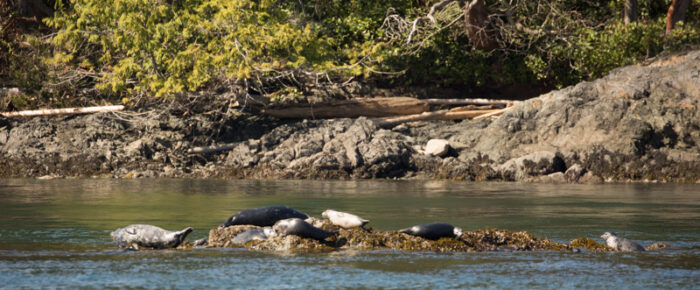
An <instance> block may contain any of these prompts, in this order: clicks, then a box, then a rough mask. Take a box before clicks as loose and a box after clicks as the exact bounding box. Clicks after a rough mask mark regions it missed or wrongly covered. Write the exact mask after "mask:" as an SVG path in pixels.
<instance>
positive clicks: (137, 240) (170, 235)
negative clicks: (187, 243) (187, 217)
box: [110, 224, 192, 249]
mask: <svg viewBox="0 0 700 290" xmlns="http://www.w3.org/2000/svg"><path fill="white" fill-rule="evenodd" d="M191 232H192V228H190V227H188V228H185V229H184V230H181V231H168V230H164V229H162V228H159V227H157V226H153V225H142V224H134V225H128V226H126V227H123V228H119V229H117V230H115V231H113V232H112V233H111V234H110V236H112V240H114V242H115V243H117V246H118V247H121V248H126V247H131V246H133V245H136V246H137V247H146V248H154V249H168V248H175V247H177V246H178V245H180V244H181V243H182V241H184V240H185V238H186V237H187V235H189V234H190V233H191Z"/></svg>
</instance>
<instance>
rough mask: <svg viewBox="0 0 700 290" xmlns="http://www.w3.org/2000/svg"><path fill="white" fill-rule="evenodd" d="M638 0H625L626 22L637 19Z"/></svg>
mask: <svg viewBox="0 0 700 290" xmlns="http://www.w3.org/2000/svg"><path fill="white" fill-rule="evenodd" d="M637 10H638V5H637V0H627V1H625V24H630V23H632V22H635V21H637Z"/></svg>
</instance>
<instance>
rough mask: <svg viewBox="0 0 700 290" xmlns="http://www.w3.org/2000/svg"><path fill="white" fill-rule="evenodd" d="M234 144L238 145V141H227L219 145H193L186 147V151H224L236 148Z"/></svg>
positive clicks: (192, 152) (193, 152)
mask: <svg viewBox="0 0 700 290" xmlns="http://www.w3.org/2000/svg"><path fill="white" fill-rule="evenodd" d="M236 145H238V143H229V144H224V145H221V146H201V147H194V148H190V149H187V153H190V154H198V153H212V152H220V151H226V150H231V149H233V148H236Z"/></svg>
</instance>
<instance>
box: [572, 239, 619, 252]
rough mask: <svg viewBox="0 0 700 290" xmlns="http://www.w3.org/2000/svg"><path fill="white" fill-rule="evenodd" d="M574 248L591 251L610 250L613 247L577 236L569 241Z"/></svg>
mask: <svg viewBox="0 0 700 290" xmlns="http://www.w3.org/2000/svg"><path fill="white" fill-rule="evenodd" d="M569 244H570V245H571V246H572V247H574V248H582V249H587V250H589V251H593V252H612V251H613V249H612V248H610V247H608V246H607V245H605V244H601V243H599V242H596V241H594V240H591V239H589V238H577V239H574V240H572V241H571V243H569Z"/></svg>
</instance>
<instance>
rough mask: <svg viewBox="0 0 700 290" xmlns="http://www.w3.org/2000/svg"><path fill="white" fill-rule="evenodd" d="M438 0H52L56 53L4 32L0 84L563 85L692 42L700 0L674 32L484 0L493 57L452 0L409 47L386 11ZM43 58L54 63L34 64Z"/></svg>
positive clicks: (600, 15)
mask: <svg viewBox="0 0 700 290" xmlns="http://www.w3.org/2000/svg"><path fill="white" fill-rule="evenodd" d="M434 2H436V1H400V0H388V1H370V0H345V1H343V0H325V1H323V0H301V1H276V0H256V1H252V0H179V1H171V0H104V1H95V0H75V1H71V2H70V5H68V6H65V7H63V5H62V3H64V2H60V1H59V2H58V4H57V5H58V6H60V7H59V8H60V9H59V10H58V12H57V13H56V15H55V16H54V17H53V18H49V19H45V22H46V23H47V24H48V25H49V26H50V27H52V28H53V29H55V30H56V34H55V36H54V37H53V38H52V40H51V44H52V46H53V47H46V46H45V45H44V43H42V42H41V41H40V40H39V39H38V38H36V37H35V38H32V37H25V38H23V39H24V40H22V41H24V42H29V43H34V44H32V49H30V50H22V51H20V50H17V47H18V46H17V43H16V42H13V41H9V42H8V41H7V40H6V39H0V48H2V50H1V51H0V64H7V65H6V66H4V67H7V68H8V70H6V71H3V72H2V73H4V75H0V78H3V79H4V80H12V82H13V83H14V84H16V85H17V86H22V87H32V86H34V87H35V90H37V91H40V95H41V94H46V95H74V94H76V93H78V92H77V91H76V88H87V89H93V88H96V89H98V90H99V91H101V92H102V93H105V94H107V95H110V96H114V97H119V96H129V95H133V94H144V95H153V96H158V97H163V96H173V95H177V94H178V93H182V92H190V91H197V90H202V89H211V88H216V87H230V86H232V85H239V86H243V87H244V88H245V89H246V90H245V92H248V93H257V94H262V95H267V96H275V97H276V98H283V97H284V96H285V95H286V94H291V95H293V96H297V97H298V96H300V95H301V94H303V93H307V92H308V90H307V88H308V87H309V86H311V85H317V84H318V83H319V82H322V81H324V80H325V81H328V80H330V81H343V80H347V79H348V78H350V77H355V78H356V79H360V80H379V81H383V82H387V81H388V82H390V83H392V84H393V85H397V86H403V85H423V86H443V87H449V86H459V87H465V86H467V87H487V88H489V87H490V88H494V87H499V86H503V85H536V86H542V85H546V86H565V85H570V84H573V83H576V82H578V81H580V80H587V79H591V78H596V77H600V76H602V75H604V74H606V73H607V72H608V71H609V70H611V69H613V68H615V67H618V66H622V65H627V64H632V63H635V62H639V61H641V60H643V59H645V58H647V57H651V56H654V55H656V54H658V53H661V52H665V51H673V50H681V49H686V48H687V46H688V45H689V44H698V43H700V36H698V35H699V34H698V30H699V29H698V25H697V23H698V20H700V19H699V18H700V12H699V11H700V9H699V6H700V0H694V1H693V4H691V10H690V11H688V16H687V21H686V23H685V24H683V25H681V26H680V28H679V29H677V30H674V32H673V34H672V35H670V36H668V37H663V28H664V23H663V18H664V17H665V11H666V9H667V7H668V6H667V5H668V3H666V1H663V0H653V1H642V2H640V20H639V22H637V23H633V24H629V25H625V24H623V23H621V11H622V5H624V1H623V0H610V1H566V0H554V1H544V0H538V1H487V4H488V6H489V10H490V11H491V12H492V14H491V15H490V19H491V22H492V23H493V24H494V25H495V26H496V28H497V31H498V40H499V42H500V43H501V49H498V50H495V51H491V52H486V51H481V50H478V49H474V48H473V47H472V46H471V45H470V43H469V39H468V38H467V37H466V35H465V34H464V33H463V31H464V26H463V25H460V23H461V22H460V21H456V22H455V23H457V24H456V25H453V26H451V27H445V25H446V24H447V23H448V22H449V21H450V18H449V17H461V16H459V13H460V12H461V8H460V7H459V6H458V5H456V4H455V5H451V6H448V7H447V8H446V9H448V10H449V11H447V13H445V14H444V15H447V16H449V17H447V18H444V17H443V18H439V20H440V21H439V23H438V25H437V26H431V25H427V26H425V27H423V29H422V30H421V33H422V34H421V35H420V36H419V37H417V38H420V39H421V41H419V42H417V43H420V44H419V45H417V46H406V45H405V40H406V39H405V36H406V35H405V34H404V35H398V34H397V33H396V31H392V30H391V29H390V28H391V27H388V26H386V25H385V22H384V20H385V18H386V17H387V15H390V14H394V15H400V16H401V17H403V18H405V19H407V20H413V19H415V17H418V16H422V15H425V14H426V13H427V10H428V9H429V7H430V5H432V4H434ZM506 3H510V4H509V6H506ZM507 11H510V13H506V12H507ZM444 15H443V16H444ZM453 19H457V18H453ZM515 23H517V25H515ZM405 28H406V27H405V26H404V27H403V29H405ZM397 35H398V36H397ZM4 52H7V53H5V54H2V53H4ZM43 55H49V56H50V57H48V58H46V59H45V60H44V62H43V63H42V62H41V61H40V60H41V59H42V58H41V57H42V56H43ZM32 63H35V64H37V63H38V64H37V65H32ZM28 67H30V68H32V69H34V71H32V70H31V69H26V68H28ZM377 70H383V71H389V72H403V73H402V74H398V75H396V74H393V75H385V74H373V73H372V72H375V71H377ZM35 72H36V73H35ZM2 73H0V74H2ZM71 90H72V91H71Z"/></svg>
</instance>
